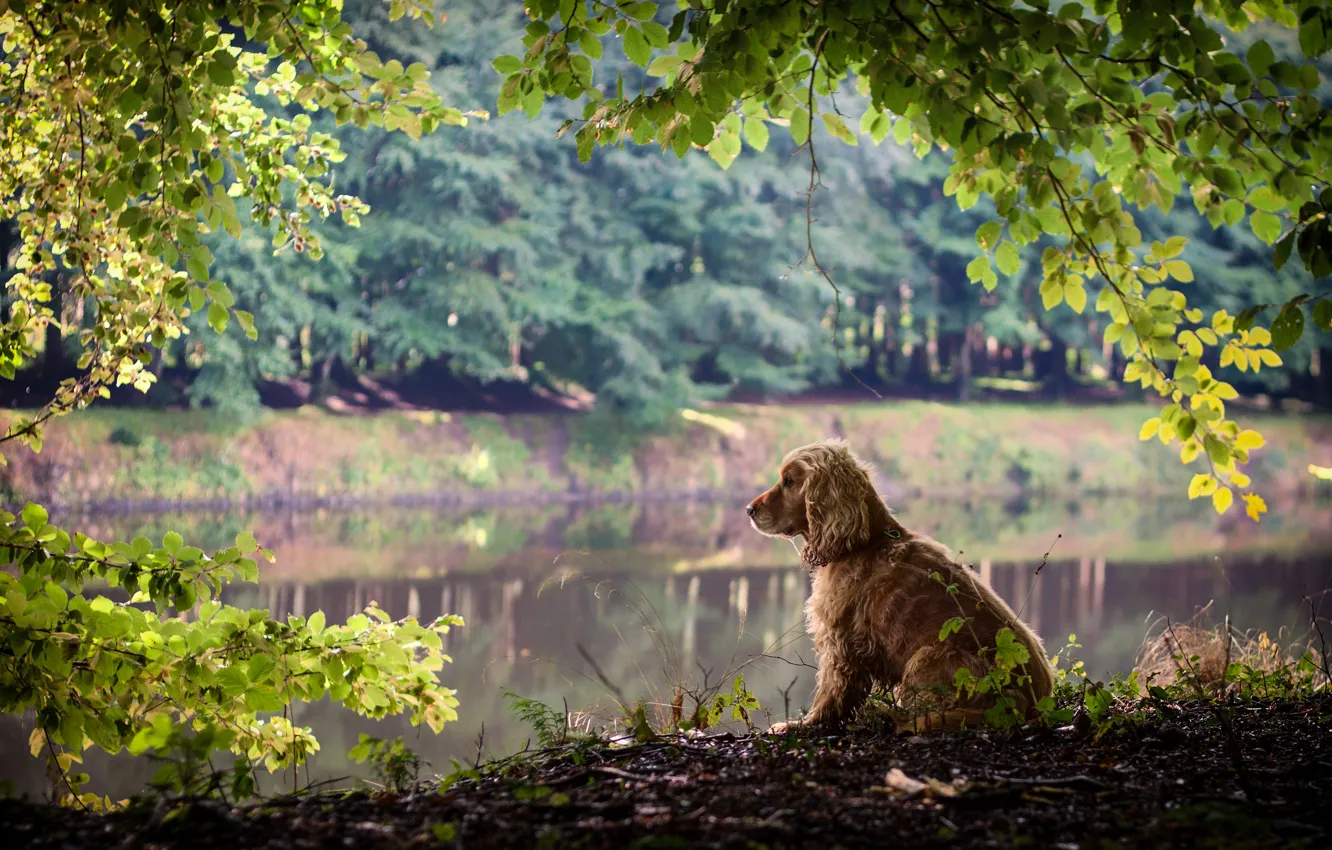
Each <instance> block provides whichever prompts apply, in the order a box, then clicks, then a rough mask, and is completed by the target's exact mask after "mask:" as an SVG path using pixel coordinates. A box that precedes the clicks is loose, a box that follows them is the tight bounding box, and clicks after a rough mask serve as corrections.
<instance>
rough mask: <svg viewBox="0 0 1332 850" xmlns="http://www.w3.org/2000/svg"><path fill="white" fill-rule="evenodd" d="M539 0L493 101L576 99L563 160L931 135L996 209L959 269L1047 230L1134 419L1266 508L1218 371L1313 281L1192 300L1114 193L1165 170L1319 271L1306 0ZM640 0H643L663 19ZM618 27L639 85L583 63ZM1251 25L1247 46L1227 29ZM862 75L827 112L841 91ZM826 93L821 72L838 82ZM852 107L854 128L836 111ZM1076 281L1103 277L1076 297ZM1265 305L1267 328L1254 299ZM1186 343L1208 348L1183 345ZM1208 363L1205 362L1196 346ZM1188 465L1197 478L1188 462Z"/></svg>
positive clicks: (1266, 352)
mask: <svg viewBox="0 0 1332 850" xmlns="http://www.w3.org/2000/svg"><path fill="white" fill-rule="evenodd" d="M679 7H680V10H679V11H678V12H676V13H675V14H674V15H671V16H668V15H666V14H665V13H663V12H661V11H660V10H659V9H658V6H657V4H655V3H650V2H631V1H630V0H619V2H616V3H614V4H611V3H601V2H597V3H592V4H585V3H583V2H578V0H535V2H532V3H529V4H528V7H527V9H528V14H529V16H530V17H531V23H530V24H529V26H528V28H527V33H526V37H525V39H524V45H525V46H526V48H527V50H526V52H525V53H524V54H523V55H522V56H501V57H499V58H497V59H496V60H495V61H494V63H493V64H494V67H495V69H496V70H497V71H499V72H500V73H501V74H503V75H505V77H506V81H505V85H504V88H503V90H502V92H501V95H500V97H499V103H498V107H499V111H500V112H506V111H508V110H512V109H515V108H519V107H521V108H522V109H524V110H525V111H527V112H528V114H529V115H534V114H536V113H537V112H539V111H540V109H541V108H542V104H543V103H544V101H545V99H546V98H547V97H549V96H562V97H565V98H568V99H580V98H581V99H582V100H583V102H584V107H583V113H582V118H581V119H579V120H570V121H567V122H566V124H565V126H564V128H563V129H564V130H568V129H572V128H574V127H575V125H576V129H575V130H574V137H575V139H576V141H577V147H578V151H579V154H580V156H581V157H583V158H584V159H586V158H588V157H590V155H591V152H592V150H593V149H594V147H595V146H597V145H610V144H621V143H623V142H624V141H625V140H632V141H634V142H636V143H639V144H646V143H649V142H656V143H657V144H659V145H661V146H662V147H663V148H664V149H665V148H668V149H671V150H674V151H675V152H676V153H677V154H678V155H680V156H683V155H684V154H685V153H687V152H688V151H689V150H690V149H692V148H695V147H701V148H705V149H706V150H707V151H708V153H709V154H710V155H711V156H712V158H713V159H715V160H716V161H717V162H718V163H720V164H721V165H722V166H723V167H725V166H728V165H729V164H730V163H731V162H732V161H733V160H734V159H735V157H736V156H738V155H739V154H740V152H741V149H742V147H743V146H744V145H748V146H750V147H752V148H755V149H758V150H762V149H763V148H764V147H765V146H766V144H767V142H768V139H769V137H770V132H771V128H773V127H780V128H782V129H783V130H785V131H786V132H789V133H790V134H791V137H792V138H793V139H794V141H795V142H796V143H797V144H801V145H808V146H809V153H810V157H811V188H813V185H814V178H815V177H816V176H817V171H818V164H817V163H818V161H817V157H816V155H815V150H814V143H815V134H814V133H812V132H811V130H812V128H813V127H814V126H815V125H818V126H821V127H822V128H823V129H824V130H826V132H827V133H828V134H830V135H831V136H834V137H836V138H839V139H841V140H842V141H843V142H845V143H847V144H852V145H854V144H857V143H858V139H859V138H860V136H868V137H869V138H870V139H871V140H872V141H873V142H874V143H875V144H878V143H880V142H882V141H883V140H884V139H886V138H887V137H888V136H889V135H892V136H893V138H894V139H895V140H896V141H897V142H898V143H901V144H910V145H911V146H912V147H913V148H914V149H915V152H916V153H917V154H918V155H920V156H924V155H925V154H927V153H928V152H929V151H931V150H932V149H935V148H939V149H941V150H944V151H949V152H951V154H952V166H951V171H950V175H949V179H948V181H947V183H946V184H945V191H946V192H947V193H948V194H951V195H954V196H955V197H956V199H957V202H958V204H959V205H960V206H961V207H963V208H964V209H965V208H969V207H971V206H973V205H974V204H976V203H977V201H978V200H979V199H980V198H981V197H982V196H985V197H988V198H989V199H990V200H991V201H992V202H993V204H994V209H995V211H996V216H995V218H994V219H992V220H990V221H986V222H985V223H984V224H982V225H981V226H980V227H979V228H978V229H977V230H976V234H975V235H976V242H977V246H978V252H977V254H976V256H975V259H974V260H972V261H971V263H970V264H969V265H968V266H967V269H966V273H967V276H968V277H969V278H970V279H972V280H973V281H977V282H979V283H980V284H981V285H983V286H984V287H985V288H986V289H991V290H992V289H994V288H995V287H996V286H997V285H998V276H999V274H1004V275H1012V274H1014V273H1016V272H1018V270H1019V267H1020V256H1021V252H1022V248H1024V247H1026V246H1030V245H1032V244H1033V243H1038V242H1039V243H1042V244H1043V245H1044V248H1043V251H1042V253H1041V257H1040V259H1041V268H1042V276H1043V277H1042V284H1041V296H1042V300H1043V302H1044V306H1045V308H1046V309H1047V310H1049V309H1055V308H1056V307H1058V306H1059V305H1067V306H1068V308H1069V309H1071V310H1073V311H1074V312H1076V313H1082V312H1084V311H1085V310H1087V309H1088V308H1089V307H1090V308H1092V309H1093V310H1095V311H1096V312H1099V313H1103V314H1105V315H1106V319H1107V322H1106V326H1105V331H1104V332H1105V335H1106V339H1107V340H1109V341H1111V342H1114V343H1117V344H1118V345H1119V346H1120V347H1121V350H1122V351H1123V353H1124V355H1125V356H1126V357H1129V358H1130V362H1129V364H1128V367H1127V368H1126V370H1125V374H1124V379H1125V381H1128V382H1133V383H1138V384H1140V385H1141V386H1142V387H1143V388H1149V387H1150V388H1153V389H1154V390H1156V391H1157V392H1158V393H1159V394H1160V395H1161V396H1162V397H1163V399H1164V400H1165V402H1166V403H1165V404H1164V406H1163V407H1162V409H1161V412H1160V415H1159V416H1158V417H1155V418H1154V419H1153V420H1152V421H1151V422H1149V423H1148V425H1147V427H1144V429H1143V433H1142V437H1143V439H1150V438H1151V437H1153V436H1157V437H1159V438H1160V439H1161V441H1162V442H1164V443H1167V444H1171V443H1177V444H1178V445H1179V451H1180V458H1181V460H1182V461H1183V462H1184V463H1186V464H1189V463H1193V462H1195V461H1196V460H1200V461H1201V462H1202V463H1203V464H1204V465H1205V471H1204V472H1202V473H1200V474H1201V475H1202V476H1204V477H1205V483H1204V484H1202V485H1195V487H1194V488H1192V489H1191V495H1194V496H1197V495H1200V494H1205V493H1210V494H1211V496H1212V499H1213V503H1214V505H1215V506H1216V508H1217V510H1218V511H1225V510H1226V509H1228V508H1229V507H1230V505H1231V504H1232V502H1233V501H1234V497H1235V494H1236V493H1240V494H1241V495H1242V498H1243V500H1244V502H1245V505H1246V510H1247V512H1248V513H1249V515H1250V516H1251V517H1253V518H1254V519H1257V518H1258V516H1259V515H1260V514H1261V513H1262V512H1263V511H1264V510H1265V505H1264V503H1263V500H1262V498H1261V497H1260V496H1259V495H1258V494H1256V493H1253V492H1251V491H1250V490H1249V485H1250V480H1249V478H1248V476H1246V475H1245V474H1244V473H1243V472H1242V471H1241V466H1242V465H1243V464H1245V463H1246V462H1247V461H1248V459H1249V452H1251V451H1253V450H1254V449H1256V448H1259V447H1260V446H1261V444H1262V440H1261V437H1260V436H1258V435H1257V434H1255V433H1254V432H1252V431H1246V430H1243V429H1241V427H1240V426H1239V424H1238V423H1236V422H1235V421H1233V420H1232V419H1230V418H1228V416H1227V407H1226V402H1227V401H1230V400H1232V399H1234V398H1236V397H1237V392H1236V391H1235V389H1234V387H1233V386H1232V385H1231V384H1230V383H1227V382H1226V381H1225V380H1223V378H1222V376H1221V374H1220V370H1222V369H1224V368H1226V367H1228V366H1231V365H1236V366H1239V367H1249V368H1253V369H1258V368H1261V367H1262V366H1269V367H1270V366H1277V365H1280V364H1281V356H1280V354H1279V353H1278V352H1279V351H1282V350H1284V349H1286V348H1289V347H1290V346H1291V345H1293V344H1294V343H1295V341H1296V340H1298V339H1299V337H1300V335H1301V333H1302V331H1303V327H1304V324H1305V321H1304V309H1305V308H1306V307H1311V308H1312V316H1313V319H1314V321H1315V322H1316V323H1317V324H1318V325H1319V326H1320V327H1322V328H1324V329H1326V328H1327V327H1328V325H1329V323H1330V322H1332V302H1330V301H1328V300H1327V299H1325V298H1317V299H1315V298H1311V297H1310V296H1309V295H1307V294H1306V295H1302V296H1300V297H1298V298H1296V299H1294V300H1292V301H1290V302H1288V303H1286V304H1284V305H1263V304H1258V305H1253V308H1252V309H1249V310H1246V311H1244V312H1242V313H1240V314H1239V315H1237V316H1232V315H1230V314H1228V313H1227V312H1225V311H1217V312H1215V313H1214V314H1213V315H1211V316H1205V315H1203V314H1202V312H1201V311H1200V310H1198V309H1196V308H1191V307H1190V302H1189V297H1188V295H1187V294H1186V290H1187V284H1189V283H1190V282H1192V280H1193V270H1192V268H1191V267H1190V265H1189V264H1188V263H1187V262H1186V261H1184V260H1182V259H1180V255H1181V253H1182V252H1183V250H1184V248H1185V241H1186V240H1185V239H1184V238H1183V237H1178V236H1177V237H1172V238H1169V239H1166V240H1164V241H1159V240H1158V241H1152V242H1151V243H1150V244H1143V242H1144V240H1143V238H1142V234H1141V231H1140V230H1139V228H1138V226H1137V223H1136V220H1135V216H1134V212H1133V209H1132V208H1133V207H1136V208H1137V210H1139V211H1142V210H1147V209H1148V208H1151V207H1155V208H1158V209H1160V210H1162V211H1164V212H1169V211H1170V209H1171V208H1172V206H1173V205H1174V203H1175V201H1176V198H1177V197H1179V196H1180V195H1181V194H1182V193H1183V192H1185V191H1187V192H1188V193H1189V194H1190V195H1191V196H1192V199H1193V202H1194V204H1195V205H1196V206H1197V208H1198V210H1199V212H1200V213H1202V214H1204V215H1205V216H1206V217H1207V218H1208V220H1209V221H1210V222H1211V223H1212V225H1213V226H1220V225H1222V224H1231V225H1234V224H1238V223H1239V222H1241V221H1243V220H1245V219H1247V222H1248V226H1249V227H1250V228H1251V229H1252V230H1253V232H1254V233H1255V234H1256V235H1257V236H1258V237H1259V238H1261V239H1262V240H1263V241H1264V242H1266V243H1267V244H1269V245H1274V249H1273V262H1274V265H1275V266H1276V267H1277V268H1280V267H1282V266H1283V265H1284V264H1285V263H1286V262H1287V261H1288V260H1289V259H1290V257H1292V256H1298V257H1299V259H1300V262H1301V263H1303V265H1304V267H1305V268H1306V269H1307V270H1308V271H1309V272H1310V273H1311V275H1312V276H1313V277H1315V278H1322V277H1326V276H1328V275H1329V274H1332V230H1329V227H1328V212H1329V211H1332V192H1327V191H1325V189H1326V186H1325V181H1324V179H1323V177H1322V175H1324V174H1326V172H1327V168H1328V165H1329V160H1330V159H1332V121H1330V120H1329V116H1328V112H1327V110H1326V109H1325V108H1324V107H1323V106H1322V104H1321V103H1320V102H1319V101H1318V99H1317V98H1316V97H1314V96H1313V94H1312V91H1313V90H1314V89H1315V88H1317V87H1318V85H1319V83H1320V75H1319V72H1318V70H1317V68H1316V67H1315V66H1314V65H1313V64H1312V62H1311V61H1310V60H1312V59H1315V58H1317V57H1320V56H1322V55H1323V54H1325V53H1326V52H1327V50H1328V48H1329V45H1330V44H1332V10H1330V9H1327V8H1326V7H1325V4H1323V3H1322V2H1320V0H1291V2H1277V0H1250V2H1241V0H1203V2H1200V3H1195V2H1193V0H1117V2H1115V0H1095V2H1092V3H1086V4H1083V3H1064V4H1058V5H1054V6H1052V5H1051V4H1050V3H1048V2H1047V0H1030V2H1026V3H1019V2H1016V1H1015V0H980V2H974V0H965V2H961V0H828V2H823V3H792V2H772V0H681V2H680V3H679ZM659 18H660V20H659ZM1250 30H1257V31H1258V32H1259V33H1260V34H1261V33H1274V34H1278V35H1281V34H1284V33H1283V31H1285V32H1289V31H1292V30H1293V31H1295V32H1296V33H1297V40H1298V44H1299V48H1300V51H1301V52H1302V54H1303V56H1302V57H1300V56H1291V57H1285V58H1279V57H1278V56H1277V53H1276V50H1275V49H1274V47H1273V46H1272V41H1277V43H1281V42H1280V40H1279V39H1277V38H1275V37H1274V38H1273V39H1272V40H1271V41H1269V40H1267V39H1263V38H1257V39H1254V38H1252V33H1251V32H1250ZM611 32H614V33H615V35H616V37H618V39H619V41H620V44H621V45H622V47H623V51H624V53H625V55H626V56H627V57H628V58H629V59H630V60H631V61H632V62H634V63H636V64H637V65H639V66H641V67H643V68H645V69H646V75H647V77H648V78H650V79H651V80H653V81H654V82H653V84H651V85H647V84H644V85H643V86H642V88H641V89H640V90H639V91H637V92H635V91H633V90H629V91H626V88H625V85H624V80H623V78H620V79H619V80H617V82H616V85H615V86H614V88H613V90H612V87H611V86H610V85H609V84H596V83H595V82H594V66H593V61H594V60H597V59H599V58H600V56H601V54H602V49H603V45H602V41H601V39H600V38H599V36H601V35H603V34H607V33H611ZM1241 43H1247V45H1248V46H1247V48H1246V49H1243V50H1241V49H1239V48H1238V47H1237V46H1236V45H1237V44H1241ZM852 85H853V86H854V87H855V89H856V91H858V92H859V93H860V94H861V95H862V96H864V97H866V98H867V99H868V107H867V108H866V109H865V110H864V112H863V113H862V114H861V115H859V116H855V115H847V114H844V113H843V112H842V111H841V110H840V109H839V108H838V95H839V94H843V95H845V92H844V89H845V88H846V87H848V86H852ZM845 100H846V98H845V97H843V102H845ZM857 129H858V130H859V134H858V133H857V132H856V130H857ZM1089 287H1091V288H1093V289H1095V288H1096V287H1099V288H1100V290H1099V294H1096V295H1095V296H1094V297H1093V295H1092V294H1091V293H1089V292H1088V289H1089ZM1273 308H1276V309H1277V312H1276V315H1275V316H1274V317H1273V318H1272V320H1271V321H1270V323H1269V325H1268V327H1261V326H1259V325H1258V324H1257V323H1256V320H1257V318H1258V316H1259V315H1260V314H1262V313H1263V311H1264V310H1271V309H1273ZM1204 360H1207V361H1208V362H1209V363H1211V364H1213V365H1212V366H1209V365H1207V364H1206V363H1204ZM1214 367H1215V368H1214ZM1200 480H1202V479H1200Z"/></svg>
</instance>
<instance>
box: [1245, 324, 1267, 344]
mask: <svg viewBox="0 0 1332 850" xmlns="http://www.w3.org/2000/svg"><path fill="white" fill-rule="evenodd" d="M1248 337H1249V339H1248V342H1249V344H1250V345H1271V344H1272V333H1271V332H1270V331H1269V330H1268V329H1267V328H1250V329H1249V333H1248Z"/></svg>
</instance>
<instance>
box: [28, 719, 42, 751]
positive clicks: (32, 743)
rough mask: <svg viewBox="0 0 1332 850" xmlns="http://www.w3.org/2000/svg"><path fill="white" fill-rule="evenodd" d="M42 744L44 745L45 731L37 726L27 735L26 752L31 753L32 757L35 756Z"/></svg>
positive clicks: (40, 749)
mask: <svg viewBox="0 0 1332 850" xmlns="http://www.w3.org/2000/svg"><path fill="white" fill-rule="evenodd" d="M44 746H46V733H45V732H43V731H42V727H40V726H38V727H36V728H35V729H33V730H32V734H30V735H29V736H28V752H30V753H32V757H33V758H36V757H37V756H38V755H39V754H40V753H41V751H42V747H44Z"/></svg>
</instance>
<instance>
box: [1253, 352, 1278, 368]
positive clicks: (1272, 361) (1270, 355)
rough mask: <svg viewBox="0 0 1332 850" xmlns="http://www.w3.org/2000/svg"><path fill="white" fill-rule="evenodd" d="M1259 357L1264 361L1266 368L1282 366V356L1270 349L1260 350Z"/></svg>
mask: <svg viewBox="0 0 1332 850" xmlns="http://www.w3.org/2000/svg"><path fill="white" fill-rule="evenodd" d="M1258 357H1259V359H1261V360H1262V361H1263V365H1264V366H1280V365H1281V355H1280V354H1277V353H1276V352H1275V351H1273V350H1272V349H1270V348H1260V349H1258Z"/></svg>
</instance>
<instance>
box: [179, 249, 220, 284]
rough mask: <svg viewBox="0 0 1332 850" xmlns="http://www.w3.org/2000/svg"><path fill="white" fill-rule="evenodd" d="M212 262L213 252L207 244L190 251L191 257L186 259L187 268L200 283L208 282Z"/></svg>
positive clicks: (191, 275)
mask: <svg viewBox="0 0 1332 850" xmlns="http://www.w3.org/2000/svg"><path fill="white" fill-rule="evenodd" d="M212 263H213V253H212V252H211V251H209V250H208V248H207V247H206V246H203V245H200V246H198V247H197V248H195V249H194V250H193V251H191V252H190V258H189V259H188V260H186V261H185V270H186V271H188V272H189V273H190V277H192V278H194V279H195V280H197V281H199V282H200V283H207V282H208V267H209V266H210V265H212Z"/></svg>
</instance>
